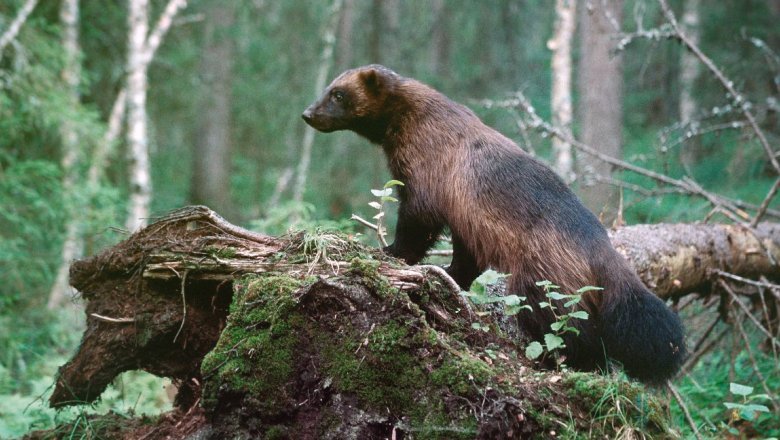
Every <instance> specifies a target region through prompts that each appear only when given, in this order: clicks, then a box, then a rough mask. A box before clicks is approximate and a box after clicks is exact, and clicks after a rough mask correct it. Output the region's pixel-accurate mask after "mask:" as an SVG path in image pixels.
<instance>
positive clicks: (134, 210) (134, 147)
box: [125, 0, 187, 232]
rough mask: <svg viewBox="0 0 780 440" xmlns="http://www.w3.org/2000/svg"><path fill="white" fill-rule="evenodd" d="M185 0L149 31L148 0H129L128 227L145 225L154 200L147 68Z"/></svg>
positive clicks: (174, 1) (172, 3) (169, 7)
mask: <svg viewBox="0 0 780 440" xmlns="http://www.w3.org/2000/svg"><path fill="white" fill-rule="evenodd" d="M186 3H187V2H186V1H185V0H170V1H169V2H168V4H167V5H166V7H165V10H164V11H163V13H162V15H161V17H160V20H159V21H158V26H157V27H155V29H154V31H153V32H152V33H151V34H149V1H148V0H129V3H128V4H129V14H128V25H129V26H128V28H129V35H128V45H127V143H128V148H129V153H130V207H129V213H128V217H127V221H126V223H125V227H126V228H127V229H128V230H129V231H131V232H132V231H135V230H137V229H140V228H142V227H144V226H146V221H147V219H148V217H149V205H150V203H151V200H152V176H151V166H150V161H149V133H148V128H147V123H148V121H147V114H146V91H147V88H148V83H147V81H148V77H147V70H148V68H149V63H150V62H151V60H152V55H153V54H154V52H155V51H156V49H157V47H159V45H160V42H161V41H162V37H163V36H164V35H165V32H166V31H167V30H168V28H169V27H170V25H171V22H172V21H173V17H174V16H175V15H176V13H177V12H178V10H179V9H181V8H182V7H184V6H185V5H186Z"/></svg>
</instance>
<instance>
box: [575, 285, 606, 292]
mask: <svg viewBox="0 0 780 440" xmlns="http://www.w3.org/2000/svg"><path fill="white" fill-rule="evenodd" d="M591 290H604V288H603V287H596V286H585V287H580V288H579V289H577V293H585V292H590V291H591Z"/></svg>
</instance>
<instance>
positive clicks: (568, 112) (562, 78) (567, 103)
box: [547, 0, 577, 183]
mask: <svg viewBox="0 0 780 440" xmlns="http://www.w3.org/2000/svg"><path fill="white" fill-rule="evenodd" d="M576 12H577V1H576V0H556V2H555V26H554V30H553V36H552V38H550V40H549V41H548V42H547V48H548V49H550V51H552V63H551V64H552V92H551V101H552V102H551V104H552V106H551V107H552V123H553V124H554V125H555V126H556V127H561V129H562V130H564V131H565V132H566V134H568V135H571V123H572V83H571V78H572V73H571V72H572V48H571V42H572V37H573V36H574V29H575V27H576ZM552 146H553V164H554V168H555V171H556V172H557V173H558V175H559V176H561V177H562V178H563V179H564V180H565V181H566V182H567V183H570V182H571V181H572V180H573V179H574V156H573V153H572V147H571V145H569V144H568V143H567V142H564V141H562V140H561V139H560V138H557V137H554V138H553V139H552Z"/></svg>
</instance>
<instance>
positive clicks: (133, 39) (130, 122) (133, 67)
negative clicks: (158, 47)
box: [125, 0, 152, 231]
mask: <svg viewBox="0 0 780 440" xmlns="http://www.w3.org/2000/svg"><path fill="white" fill-rule="evenodd" d="M128 6H129V14H128V29H129V33H128V44H127V144H128V148H129V153H130V206H129V214H128V217H127V222H126V223H125V226H126V228H127V229H128V230H129V231H136V230H138V229H140V228H142V227H143V226H145V225H146V220H147V218H149V204H150V203H151V199H152V176H151V166H150V163H149V133H148V129H147V122H148V121H147V115H146V90H147V87H148V84H147V79H148V78H147V75H146V67H147V62H146V57H145V50H144V49H145V43H146V35H147V33H148V29H149V1H148V0H129V1H128Z"/></svg>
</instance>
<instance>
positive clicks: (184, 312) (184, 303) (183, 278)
mask: <svg viewBox="0 0 780 440" xmlns="http://www.w3.org/2000/svg"><path fill="white" fill-rule="evenodd" d="M188 273H189V270H185V271H184V274H183V275H182V276H181V307H182V312H181V313H182V316H181V325H180V326H179V330H178V331H177V332H176V336H174V337H173V342H176V340H177V339H178V338H179V334H180V333H181V330H182V329H183V328H184V322H185V321H187V296H186V295H185V290H184V285H185V284H186V283H187V274H188Z"/></svg>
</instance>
